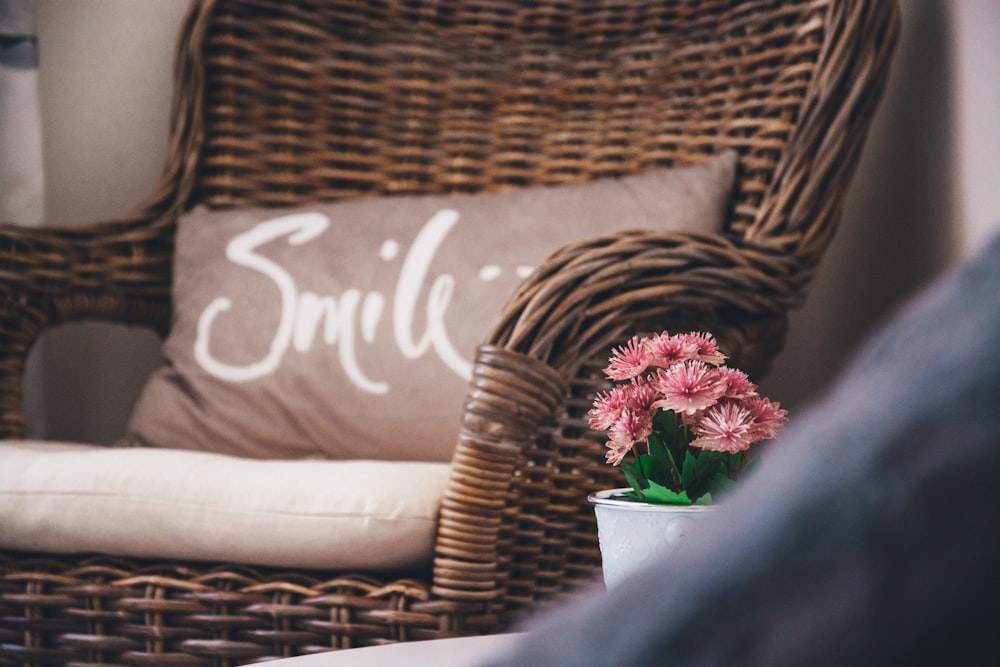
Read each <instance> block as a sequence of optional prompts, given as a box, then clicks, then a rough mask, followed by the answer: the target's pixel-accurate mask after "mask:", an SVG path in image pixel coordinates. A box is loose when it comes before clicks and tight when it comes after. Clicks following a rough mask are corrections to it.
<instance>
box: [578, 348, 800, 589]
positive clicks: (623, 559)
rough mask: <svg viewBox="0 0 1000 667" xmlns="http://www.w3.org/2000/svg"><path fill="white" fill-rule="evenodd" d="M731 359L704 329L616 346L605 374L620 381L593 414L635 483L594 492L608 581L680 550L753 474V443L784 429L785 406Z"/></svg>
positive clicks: (612, 458)
mask: <svg viewBox="0 0 1000 667" xmlns="http://www.w3.org/2000/svg"><path fill="white" fill-rule="evenodd" d="M725 360H726V357H725V356H724V355H723V354H722V353H721V352H720V351H719V348H718V344H717V342H716V340H715V338H714V337H712V335H711V334H709V333H704V332H691V333H684V334H676V335H670V334H669V333H668V332H666V331H664V332H662V333H660V334H657V335H654V336H651V337H648V338H642V337H639V336H635V337H633V338H632V339H631V340H630V341H629V342H628V343H627V344H625V345H623V346H621V347H618V348H615V349H614V350H612V356H611V359H610V363H609V365H608V366H607V368H605V370H604V373H605V375H607V377H608V378H610V379H611V380H612V381H613V382H614V385H613V386H612V388H611V389H610V390H609V391H606V392H604V393H601V394H598V396H597V397H596V398H595V400H594V405H593V409H591V410H590V412H589V413H588V416H589V417H590V426H591V428H593V429H596V430H599V431H602V432H606V433H607V435H608V442H607V447H608V451H607V453H606V458H607V462H608V463H609V464H611V465H614V466H617V467H619V468H620V469H621V471H622V473H623V474H624V477H625V480H626V481H627V482H628V484H629V487H625V488H621V489H609V490H606V491H600V492H597V493H594V494H591V496H590V501H591V502H592V503H594V505H595V510H596V513H597V520H598V534H599V539H600V542H601V551H602V556H603V560H604V574H605V582H606V583H607V584H608V585H612V584H613V583H616V582H617V581H618V580H620V579H621V578H622V577H624V576H625V575H626V574H627V572H628V571H631V570H632V569H634V568H635V567H636V566H637V565H638V564H639V563H640V562H641V561H642V560H643V559H644V558H646V557H650V556H652V555H655V554H663V553H666V552H669V551H670V550H672V549H673V547H674V546H675V545H676V542H677V540H678V539H680V538H681V537H682V536H683V534H684V533H685V532H686V530H687V527H688V526H689V525H690V522H691V521H692V516H691V515H692V514H694V513H697V512H698V511H701V510H704V508H706V507H707V506H709V505H710V504H711V503H712V500H713V498H714V497H717V496H718V495H719V494H722V493H724V492H725V490H726V489H727V488H728V487H730V486H731V485H732V484H734V483H735V482H736V481H737V480H738V479H739V478H740V476H741V475H743V474H744V472H746V470H747V467H748V465H749V464H750V463H751V460H752V456H753V453H754V445H756V444H757V443H759V442H761V441H762V440H767V439H770V438H774V437H775V436H776V435H777V434H778V433H780V432H781V430H782V428H783V427H784V424H785V422H786V421H787V415H786V412H785V410H783V409H781V406H780V404H779V403H773V402H771V401H770V400H769V399H767V398H765V397H763V396H761V395H759V394H758V392H757V385H755V384H753V383H752V382H751V381H750V379H749V377H748V376H747V375H746V373H744V372H743V371H740V370H738V369H735V368H730V367H728V366H726V365H724V362H725ZM622 517H624V518H622ZM626 533H628V534H627V535H626ZM635 540H640V542H638V543H637V542H635Z"/></svg>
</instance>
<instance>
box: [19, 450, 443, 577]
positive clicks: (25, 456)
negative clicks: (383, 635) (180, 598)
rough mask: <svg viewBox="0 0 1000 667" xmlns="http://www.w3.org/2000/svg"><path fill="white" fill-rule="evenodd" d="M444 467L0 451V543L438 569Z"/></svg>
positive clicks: (257, 561) (175, 453)
mask: <svg viewBox="0 0 1000 667" xmlns="http://www.w3.org/2000/svg"><path fill="white" fill-rule="evenodd" d="M448 470H449V465H448V464H444V463H410V462H405V463H404V462H389V461H327V460H295V461H276V460H254V459H244V458H236V457H231V456H225V455H220V454H210V453H205V452H195V451H180V450H170V449H145V448H109V447H100V446H92V445H78V444H66V443H51V442H30V441H9V440H7V441H0V546H2V547H5V548H9V549H15V550H27V551H45V552H56V553H77V552H98V553H105V554H113V555H120V556H136V557H147V558H163V559H180V560H208V561H219V562H233V563H246V564H251V565H259V566H276V567H294V568H322V569H345V570H387V569H396V568H409V567H419V566H421V565H426V564H428V563H430V561H431V559H432V557H433V541H434V533H435V525H436V519H437V512H438V508H439V506H440V502H441V498H442V496H443V495H444V489H445V484H446V482H447V478H448Z"/></svg>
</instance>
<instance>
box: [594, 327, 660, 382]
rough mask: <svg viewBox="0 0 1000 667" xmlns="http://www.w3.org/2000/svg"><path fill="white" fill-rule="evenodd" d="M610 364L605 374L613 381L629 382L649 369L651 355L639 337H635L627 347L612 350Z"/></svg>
mask: <svg viewBox="0 0 1000 667" xmlns="http://www.w3.org/2000/svg"><path fill="white" fill-rule="evenodd" d="M609 361H610V364H608V367H607V368H605V369H604V374H605V375H607V376H608V377H609V378H611V379H612V380H628V379H629V378H634V377H635V376H637V375H639V373H642V372H643V371H644V370H646V368H648V367H649V354H648V353H647V351H646V346H645V345H644V344H643V342H642V340H641V339H640V338H639V337H638V336H633V337H632V340H630V341H629V342H628V343H626V344H625V345H622V346H621V347H619V348H616V349H614V350H612V353H611V358H610V359H609Z"/></svg>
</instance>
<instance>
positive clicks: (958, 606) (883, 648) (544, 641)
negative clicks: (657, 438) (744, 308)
mask: <svg viewBox="0 0 1000 667" xmlns="http://www.w3.org/2000/svg"><path fill="white" fill-rule="evenodd" d="M998 490H1000V239H996V240H994V242H993V243H992V244H991V245H990V246H989V247H988V248H987V249H986V250H985V251H984V252H983V253H982V254H981V255H980V256H979V257H978V258H976V259H975V260H974V261H971V262H969V263H967V264H966V265H964V266H962V267H960V268H959V269H956V270H955V271H953V272H952V273H950V274H948V275H946V276H944V277H942V278H940V279H939V280H938V281H937V282H936V283H935V284H934V285H932V286H930V287H929V288H928V289H926V290H924V291H923V292H921V293H920V294H919V295H918V296H917V297H916V298H915V299H913V300H911V301H910V302H909V303H908V304H907V306H906V307H905V308H903V309H902V310H901V311H900V312H898V313H897V314H896V316H895V317H894V318H892V319H891V320H890V321H889V322H888V324H887V325H886V326H884V327H883V328H881V329H880V330H879V331H878V333H877V334H876V335H875V336H874V337H873V338H872V339H871V340H870V341H868V343H867V345H865V346H864V348H863V349H862V350H861V351H860V353H859V354H858V355H857V356H856V357H855V359H854V360H853V361H852V363H851V364H850V366H849V367H848V369H847V370H846V372H845V373H844V374H842V375H841V377H840V378H839V379H838V380H837V382H835V383H834V385H833V386H832V388H831V389H830V391H829V392H828V393H827V394H826V395H825V397H824V398H823V399H822V400H820V401H818V402H817V403H815V404H813V406H812V407H811V408H810V409H809V410H807V411H806V412H805V413H802V414H800V415H798V416H797V417H793V421H792V422H791V423H790V425H789V428H788V430H787V431H786V433H785V434H784V436H782V438H781V439H780V440H779V441H778V442H776V443H775V444H774V445H773V447H772V448H771V449H770V450H769V451H768V452H767V453H766V455H765V456H764V457H763V458H762V460H761V462H760V465H759V467H758V468H757V470H756V471H755V473H754V474H753V475H752V476H751V477H750V478H748V479H747V480H746V482H745V483H744V484H742V485H740V486H739V487H737V489H736V490H735V491H734V492H733V493H732V494H731V495H730V496H729V497H727V498H726V499H724V500H723V502H722V503H720V505H719V510H718V512H716V513H714V515H712V516H711V517H709V518H707V519H706V520H705V522H704V523H703V524H701V527H700V528H699V530H698V532H697V533H696V534H694V535H693V536H691V537H689V539H688V540H687V542H685V543H684V544H683V545H682V546H681V547H680V548H679V549H678V550H677V551H675V552H674V553H673V554H672V555H671V556H670V558H669V559H667V560H665V561H664V562H662V563H659V564H657V565H656V566H654V567H651V568H649V569H647V570H645V571H643V572H641V573H640V574H638V575H636V576H635V577H633V578H632V579H630V580H629V581H627V582H626V583H624V584H623V585H621V586H620V587H618V588H616V589H615V590H613V591H612V592H610V593H604V592H603V591H600V592H598V591H594V592H593V593H592V594H590V595H589V596H587V597H585V598H584V600H582V601H580V602H578V603H576V604H574V605H573V606H571V607H568V608H564V609H561V610H557V611H556V612H553V613H551V614H549V615H548V616H546V617H543V618H539V619H536V620H535V622H534V623H533V624H532V625H531V630H532V631H531V632H530V633H528V634H527V635H526V637H525V639H524V640H523V641H522V642H521V643H520V645H519V646H518V648H517V649H516V650H515V651H513V652H512V653H511V654H510V655H509V656H508V657H507V659H506V660H501V661H499V662H495V663H492V664H494V665H496V666H497V667H500V666H507V665H525V666H527V665H531V666H533V667H543V666H553V665H559V666H565V667H570V666H572V667H584V666H587V667H591V666H592V667H598V666H600V667H610V666H619V665H630V666H631V665H646V666H651V665H676V666H677V667H699V666H701V665H725V666H734V665H766V666H769V667H776V666H780V665H809V666H811V667H816V666H822V665H838V666H842V665H924V664H934V665H980V664H982V665H986V664H990V665H997V664H1000V494H998Z"/></svg>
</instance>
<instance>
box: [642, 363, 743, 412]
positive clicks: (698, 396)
mask: <svg viewBox="0 0 1000 667" xmlns="http://www.w3.org/2000/svg"><path fill="white" fill-rule="evenodd" d="M652 385H653V388H654V389H656V390H657V391H658V392H660V396H661V399H660V400H659V401H657V402H656V403H654V405H655V407H657V408H661V409H663V410H674V411H675V412H683V413H686V414H689V415H693V414H694V413H696V412H698V411H699V410H704V409H705V408H708V407H710V406H712V405H714V404H715V402H716V401H717V400H718V399H719V397H720V396H721V395H722V391H723V389H725V387H724V386H723V385H722V384H721V383H720V382H719V374H718V372H717V371H716V370H715V369H714V368H711V367H709V366H708V364H706V363H705V362H703V361H685V362H684V363H682V364H674V365H673V366H671V367H670V368H667V369H659V370H658V371H657V374H656V377H655V378H654V379H653V380H652Z"/></svg>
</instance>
